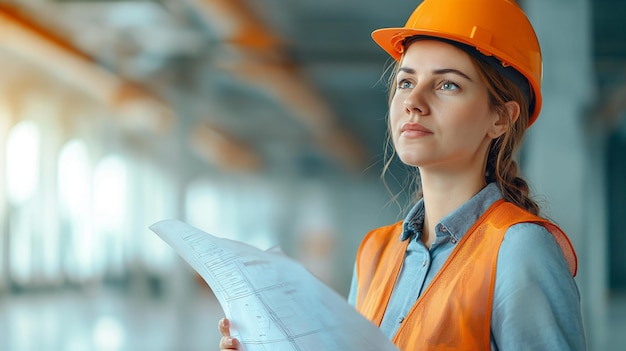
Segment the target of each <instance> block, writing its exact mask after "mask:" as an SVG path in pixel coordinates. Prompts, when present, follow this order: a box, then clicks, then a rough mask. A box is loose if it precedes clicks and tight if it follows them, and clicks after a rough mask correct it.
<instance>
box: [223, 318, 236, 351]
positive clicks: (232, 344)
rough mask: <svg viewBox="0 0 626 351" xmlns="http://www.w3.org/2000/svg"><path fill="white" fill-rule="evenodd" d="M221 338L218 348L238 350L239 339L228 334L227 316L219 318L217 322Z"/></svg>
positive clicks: (228, 322)
mask: <svg viewBox="0 0 626 351" xmlns="http://www.w3.org/2000/svg"><path fill="white" fill-rule="evenodd" d="M218 327H219V330H220V333H221V334H222V339H221V340H220V350H221V351H224V350H239V340H237V339H235V338H233V337H232V336H230V321H229V320H228V318H222V319H220V321H219V323H218Z"/></svg>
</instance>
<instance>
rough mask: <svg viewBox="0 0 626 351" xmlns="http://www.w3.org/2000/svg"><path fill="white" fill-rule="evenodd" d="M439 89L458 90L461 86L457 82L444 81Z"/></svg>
mask: <svg viewBox="0 0 626 351" xmlns="http://www.w3.org/2000/svg"><path fill="white" fill-rule="evenodd" d="M439 89H441V90H457V89H459V86H458V85H456V83H453V82H450V81H444V82H442V83H441V85H440V87H439Z"/></svg>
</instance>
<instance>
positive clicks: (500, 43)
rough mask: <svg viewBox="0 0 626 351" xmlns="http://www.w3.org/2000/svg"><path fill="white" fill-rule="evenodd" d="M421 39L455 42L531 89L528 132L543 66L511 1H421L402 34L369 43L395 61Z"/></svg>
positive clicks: (377, 35)
mask: <svg viewBox="0 0 626 351" xmlns="http://www.w3.org/2000/svg"><path fill="white" fill-rule="evenodd" d="M416 35H423V36H428V37H436V38H442V39H446V40H451V41H454V42H459V43H461V44H465V45H469V46H471V47H474V48H476V49H477V50H478V51H479V52H480V53H481V54H482V55H484V56H486V57H490V56H493V57H495V58H497V59H498V61H499V63H500V65H501V66H502V67H508V66H510V67H513V68H514V69H515V70H516V71H517V72H519V73H521V74H522V75H523V76H524V77H525V78H526V80H528V83H529V85H530V89H532V92H533V94H534V100H532V101H529V102H528V103H529V108H530V111H529V113H530V120H529V122H528V126H530V125H531V124H532V123H533V122H534V121H535V120H536V119H537V116H538V115H539V111H540V110H541V102H542V99H541V79H542V74H543V72H542V60H541V48H540V46H539V40H538V39H537V35H536V33H535V30H534V29H533V27H532V25H531V23H530V21H529V20H528V18H527V17H526V14H525V13H524V12H523V11H522V9H521V8H520V7H519V6H518V5H517V4H516V3H515V2H514V1H513V0H472V1H468V0H424V1H423V2H422V3H421V4H420V5H419V6H418V7H417V8H416V9H415V11H413V14H411V16H410V17H409V19H408V21H407V22H406V25H405V26H404V27H402V28H382V29H378V30H375V31H374V32H373V33H372V38H373V39H374V41H375V42H376V43H377V44H378V45H380V47H381V48H383V49H384V50H385V51H386V52H387V53H389V55H391V56H392V57H393V58H394V59H395V60H396V61H399V60H400V58H401V57H402V53H403V52H404V40H405V39H406V38H408V37H412V36H416Z"/></svg>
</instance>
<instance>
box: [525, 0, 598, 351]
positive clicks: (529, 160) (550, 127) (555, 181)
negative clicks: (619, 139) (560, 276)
mask: <svg viewBox="0 0 626 351" xmlns="http://www.w3.org/2000/svg"><path fill="white" fill-rule="evenodd" d="M522 5H523V6H524V9H525V11H526V13H527V14H528V17H529V18H530V20H531V22H532V23H533V25H534V26H535V29H536V31H537V35H538V37H539V41H540V43H541V46H542V51H543V59H544V80H543V88H542V92H543V97H544V105H543V110H542V113H541V115H540V116H539V119H538V120H537V122H536V123H535V124H534V125H533V126H532V127H531V128H530V130H529V132H528V138H527V140H526V147H525V149H524V165H523V167H524V168H523V169H524V170H525V173H526V176H527V177H528V178H529V180H530V183H531V186H533V188H534V190H535V194H538V195H541V196H543V197H544V198H545V200H546V204H547V205H548V206H547V207H546V206H544V208H545V209H546V211H545V212H544V214H546V215H548V216H549V217H550V218H551V219H552V220H554V221H555V222H557V223H558V224H559V225H560V226H561V227H562V228H563V229H564V230H565V232H566V233H567V234H568V235H569V237H570V239H571V240H572V243H573V245H574V247H575V249H576V252H577V253H578V258H579V271H578V276H577V282H578V286H579V288H580V292H581V296H582V301H583V302H582V304H583V313H584V318H585V327H586V332H587V339H588V346H589V349H590V350H604V349H606V346H605V344H606V334H605V330H606V310H607V307H606V306H607V294H606V291H607V282H606V278H605V277H606V271H607V268H606V263H605V261H606V249H604V246H605V243H606V240H607V230H606V219H605V218H606V210H605V205H604V202H605V198H604V195H603V194H604V191H603V189H604V184H603V182H604V176H603V172H604V166H603V164H602V159H603V157H602V147H601V144H602V143H601V142H598V140H600V139H599V138H598V136H597V135H594V134H593V133H592V132H591V130H590V128H588V126H587V125H586V120H587V119H586V117H587V116H586V114H587V109H588V108H589V107H590V106H591V104H592V102H593V98H594V96H593V94H594V91H595V89H594V88H595V80H594V77H593V69H592V67H593V59H592V49H591V34H592V31H591V30H592V26H591V13H590V1H589V0H549V1H546V0H526V1H524V2H523V3H522ZM542 205H543V204H542Z"/></svg>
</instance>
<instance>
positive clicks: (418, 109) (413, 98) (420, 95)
mask: <svg viewBox="0 0 626 351" xmlns="http://www.w3.org/2000/svg"><path fill="white" fill-rule="evenodd" d="M425 94H426V92H425V91H424V88H422V87H420V86H419V85H418V86H415V87H414V88H413V89H412V90H411V93H410V94H408V95H407V96H406V98H405V99H404V107H405V109H406V112H407V113H408V114H413V113H418V114H421V115H423V114H428V103H427V101H426V96H425Z"/></svg>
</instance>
